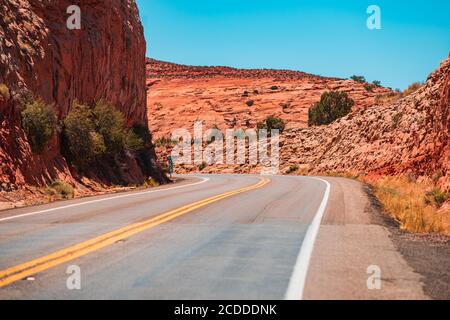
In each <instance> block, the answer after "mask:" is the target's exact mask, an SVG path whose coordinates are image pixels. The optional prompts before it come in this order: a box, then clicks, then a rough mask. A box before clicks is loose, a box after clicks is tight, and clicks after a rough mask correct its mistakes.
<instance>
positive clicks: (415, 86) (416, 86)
mask: <svg viewBox="0 0 450 320" xmlns="http://www.w3.org/2000/svg"><path fill="white" fill-rule="evenodd" d="M422 86H423V84H422V83H420V82H414V83H413V84H411V85H410V86H409V87H408V88H407V89H406V90H405V91H403V94H402V96H403V97H407V96H409V95H410V94H411V93H413V92H414V91H417V90H418V89H420V88H421V87H422Z"/></svg>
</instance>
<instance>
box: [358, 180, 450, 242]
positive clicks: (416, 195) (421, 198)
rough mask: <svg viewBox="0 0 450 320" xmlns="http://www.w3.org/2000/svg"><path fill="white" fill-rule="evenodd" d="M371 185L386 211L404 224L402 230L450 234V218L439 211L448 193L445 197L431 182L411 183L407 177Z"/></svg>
mask: <svg viewBox="0 0 450 320" xmlns="http://www.w3.org/2000/svg"><path fill="white" fill-rule="evenodd" d="M367 182H368V183H369V184H370V185H371V186H372V187H373V188H374V194H375V196H376V197H377V198H378V200H379V201H380V202H381V203H382V204H383V206H384V208H385V210H386V211H387V212H388V213H390V214H391V215H392V216H393V217H394V218H395V219H397V220H398V221H399V222H400V226H401V229H403V230H405V231H408V232H439V233H443V234H446V235H450V215H449V214H448V213H447V214H445V213H442V212H439V209H438V207H439V206H440V204H442V203H443V199H444V198H445V197H448V194H447V195H446V196H445V194H443V193H442V192H441V191H440V190H438V189H434V188H433V186H432V185H431V183H430V182H427V181H422V182H418V181H416V182H410V181H409V179H407V178H406V177H384V178H381V179H376V180H367ZM430 188H431V189H430ZM428 190H433V191H431V192H427V191H428Z"/></svg>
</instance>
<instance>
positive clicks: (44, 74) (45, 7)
mask: <svg viewBox="0 0 450 320" xmlns="http://www.w3.org/2000/svg"><path fill="white" fill-rule="evenodd" d="M73 4H76V5H78V6H79V7H80V8H81V29H80V30H69V29H68V28H67V27H66V20H67V18H68V17H69V16H70V15H69V14H67V12H66V10H67V8H68V7H69V6H70V5H73ZM0 12H1V13H0V84H3V88H7V89H8V91H9V93H8V94H7V97H2V98H0V123H1V128H0V163H1V167H0V178H1V183H0V190H3V191H11V190H15V189H20V188H24V187H26V186H27V185H42V184H45V183H48V182H49V181H52V180H54V179H56V178H60V179H64V180H69V181H72V182H74V180H77V181H80V180H82V179H83V177H78V176H76V173H75V172H73V171H72V172H71V171H70V170H69V168H68V165H67V163H66V161H65V159H64V158H63V157H62V156H61V155H60V141H59V138H58V137H57V135H55V137H54V138H53V139H52V141H51V143H50V144H49V145H48V147H47V149H46V150H45V151H44V152H43V153H42V154H43V155H42V156H37V155H34V154H32V152H31V150H30V146H29V144H28V143H27V141H26V137H25V135H24V132H23V131H22V129H21V124H20V110H19V107H20V106H19V104H18V102H17V99H16V97H17V96H18V95H19V93H20V92H21V91H23V90H28V91H30V92H32V93H33V94H35V95H37V96H40V97H42V98H43V99H44V101H45V102H46V103H48V104H50V105H52V106H53V108H54V110H55V111H56V114H57V115H58V117H59V118H60V119H61V118H62V117H64V116H65V115H66V114H67V113H68V112H69V110H70V107H71V105H72V102H73V101H74V100H78V101H80V102H83V103H85V104H89V105H92V104H93V103H95V102H96V101H97V100H99V99H101V98H104V99H106V100H108V101H110V102H111V103H112V104H113V105H114V106H116V107H117V108H118V109H120V110H121V111H122V113H123V114H124V115H125V118H126V121H127V124H128V125H132V124H136V123H139V124H147V111H146V88H145V47H146V44H145V39H144V35H143V28H142V25H141V22H140V18H139V13H138V9H137V6H136V3H135V1H134V0H109V1H99V0H79V1H68V0H44V1H40V0H0ZM118 162H119V164H118V165H117V167H118V168H119V169H114V170H110V172H108V170H106V169H108V168H107V167H108V165H106V168H105V170H102V171H103V172H104V173H103V174H102V175H101V176H100V175H96V173H95V171H96V170H93V172H92V174H91V175H90V178H92V179H91V183H94V184H95V183H96V182H100V183H101V184H107V185H108V184H110V183H139V182H141V181H142V180H143V179H144V178H145V177H146V176H147V175H149V174H151V175H155V176H158V177H159V178H161V176H160V173H159V172H158V169H157V168H156V167H155V155H154V152H153V150H148V152H147V155H146V159H145V162H147V163H146V164H145V165H144V167H145V168H144V167H143V166H142V163H139V161H138V160H136V159H133V158H131V157H129V158H127V159H125V158H124V159H119V161H118ZM141 162H142V161H141ZM121 163H122V165H121ZM125 163H126V165H125ZM121 168H122V169H121ZM74 175H75V176H76V177H74ZM75 178H76V179H75ZM97 178H98V179H97Z"/></svg>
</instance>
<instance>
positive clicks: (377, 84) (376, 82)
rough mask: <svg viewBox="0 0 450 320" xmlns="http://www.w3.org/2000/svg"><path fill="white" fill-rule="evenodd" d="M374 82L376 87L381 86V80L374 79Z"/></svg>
mask: <svg viewBox="0 0 450 320" xmlns="http://www.w3.org/2000/svg"><path fill="white" fill-rule="evenodd" d="M372 84H373V85H374V86H375V87H381V81H378V80H374V81H372Z"/></svg>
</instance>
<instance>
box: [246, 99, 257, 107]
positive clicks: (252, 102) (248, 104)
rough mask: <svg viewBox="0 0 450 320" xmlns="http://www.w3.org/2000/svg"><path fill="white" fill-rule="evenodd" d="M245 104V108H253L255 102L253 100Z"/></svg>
mask: <svg viewBox="0 0 450 320" xmlns="http://www.w3.org/2000/svg"><path fill="white" fill-rule="evenodd" d="M246 104H247V106H249V107H251V106H253V105H254V104H255V102H254V101H253V100H248V101H247V102H246Z"/></svg>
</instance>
